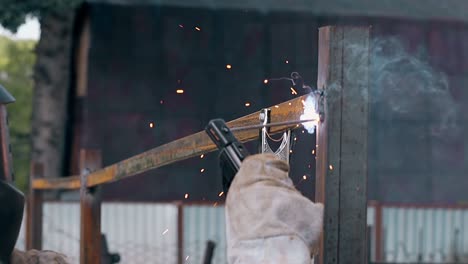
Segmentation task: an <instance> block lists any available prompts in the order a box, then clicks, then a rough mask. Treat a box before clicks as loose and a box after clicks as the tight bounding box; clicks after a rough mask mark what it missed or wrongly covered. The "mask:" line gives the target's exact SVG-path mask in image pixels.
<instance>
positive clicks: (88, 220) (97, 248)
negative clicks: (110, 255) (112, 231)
mask: <svg viewBox="0 0 468 264" xmlns="http://www.w3.org/2000/svg"><path fill="white" fill-rule="evenodd" d="M101 167H102V158H101V152H100V151H99V150H85V149H82V150H81V151H80V169H81V188H80V209H81V231H80V238H81V239H80V263H81V264H99V263H101V245H102V243H101V192H100V187H99V186H96V187H92V188H88V187H87V179H88V175H89V173H90V172H93V171H95V170H97V169H100V168H101Z"/></svg>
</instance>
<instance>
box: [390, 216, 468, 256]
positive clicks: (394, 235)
mask: <svg viewBox="0 0 468 264" xmlns="http://www.w3.org/2000/svg"><path fill="white" fill-rule="evenodd" d="M467 221H468V209H442V208H401V207H386V208H384V209H383V226H384V257H385V260H386V261H392V262H410V261H414V262H416V261H418V258H420V259H421V260H422V261H424V262H450V261H455V258H456V256H458V258H459V260H460V259H461V260H467V259H468V258H467V256H468V222H467Z"/></svg>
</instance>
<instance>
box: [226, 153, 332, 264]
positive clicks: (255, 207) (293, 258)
mask: <svg viewBox="0 0 468 264" xmlns="http://www.w3.org/2000/svg"><path fill="white" fill-rule="evenodd" d="M288 171H289V166H288V164H287V163H285V162H284V161H282V160H279V159H278V158H276V156H274V155H272V154H258V155H252V156H249V157H247V158H246V159H245V160H244V162H243V163H242V166H241V168H240V170H239V172H238V173H237V174H236V177H235V178H234V180H233V182H232V184H231V187H230V188H229V192H228V194H227V198H226V237H227V246H228V248H227V255H228V263H229V264H252V263H262V264H276V263H287V264H310V263H311V261H312V260H311V255H312V250H313V248H314V247H315V246H316V242H317V241H318V239H319V236H320V233H321V230H322V217H323V205H322V204H316V203H313V202H312V201H310V200H309V199H307V198H306V197H304V196H303V195H302V194H301V193H300V192H299V191H297V190H296V189H295V188H294V185H293V182H292V181H291V179H290V178H289V177H288Z"/></svg>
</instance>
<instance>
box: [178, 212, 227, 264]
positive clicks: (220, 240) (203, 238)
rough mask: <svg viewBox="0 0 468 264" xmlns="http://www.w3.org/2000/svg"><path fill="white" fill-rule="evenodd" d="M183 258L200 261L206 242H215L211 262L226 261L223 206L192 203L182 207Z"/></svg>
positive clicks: (191, 261)
mask: <svg viewBox="0 0 468 264" xmlns="http://www.w3.org/2000/svg"><path fill="white" fill-rule="evenodd" d="M183 214H184V220H183V221H184V252H183V254H184V258H187V257H188V259H187V261H188V262H187V263H202V260H203V256H204V252H205V248H206V242H207V241H208V240H211V241H213V242H215V243H216V248H215V251H214V256H213V263H219V264H222V263H227V262H226V236H225V218H224V207H223V206H216V207H213V206H212V205H193V206H185V207H184V211H183Z"/></svg>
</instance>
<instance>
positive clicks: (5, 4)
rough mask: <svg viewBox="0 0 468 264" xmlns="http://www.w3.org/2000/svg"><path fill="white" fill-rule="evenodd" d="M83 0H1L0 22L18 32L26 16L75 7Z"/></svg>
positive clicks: (38, 15)
mask: <svg viewBox="0 0 468 264" xmlns="http://www.w3.org/2000/svg"><path fill="white" fill-rule="evenodd" d="M82 1H83V0H19V1H18V0H1V4H0V6H1V7H0V24H1V25H2V26H4V27H5V28H7V29H9V30H11V31H13V32H16V30H17V29H18V27H19V26H20V25H21V24H23V23H24V21H25V19H26V16H28V15H32V16H36V17H40V16H41V15H44V14H46V13H47V12H51V11H54V10H55V11H61V10H66V9H70V8H75V7H76V6H78V5H79V4H80V3H81V2H82Z"/></svg>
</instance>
